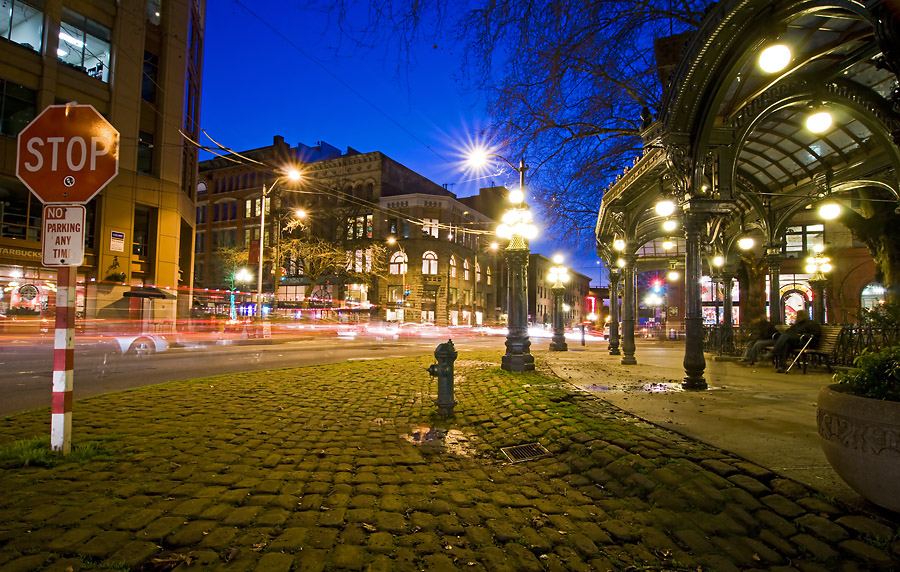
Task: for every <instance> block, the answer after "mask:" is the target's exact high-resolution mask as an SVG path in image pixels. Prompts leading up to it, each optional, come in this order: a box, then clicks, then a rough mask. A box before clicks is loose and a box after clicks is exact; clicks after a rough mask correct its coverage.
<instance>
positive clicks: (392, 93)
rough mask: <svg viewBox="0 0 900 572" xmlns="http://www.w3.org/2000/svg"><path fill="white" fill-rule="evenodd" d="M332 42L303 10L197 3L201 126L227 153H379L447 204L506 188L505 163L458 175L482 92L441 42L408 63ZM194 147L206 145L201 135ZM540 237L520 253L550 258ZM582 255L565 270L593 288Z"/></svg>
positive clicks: (591, 261)
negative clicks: (449, 198)
mask: <svg viewBox="0 0 900 572" xmlns="http://www.w3.org/2000/svg"><path fill="white" fill-rule="evenodd" d="M341 41H342V40H341V38H339V37H338V34H337V32H336V27H335V26H334V25H333V24H332V25H329V23H328V20H327V16H326V15H325V14H322V13H320V12H316V11H312V10H310V9H309V8H307V7H306V4H305V3H304V2H289V1H271V2H250V1H249V0H244V1H239V0H215V1H212V2H208V3H207V15H206V38H205V53H204V64H203V65H204V70H203V99H202V106H201V121H200V123H201V127H202V128H203V129H204V130H205V131H206V133H208V134H209V136H210V137H212V138H213V139H215V140H216V141H217V142H219V143H221V144H222V145H224V146H226V147H229V148H231V149H234V150H235V151H243V150H248V149H254V148H257V147H264V146H267V145H271V143H272V137H273V136H275V135H281V136H283V137H284V139H285V141H286V142H287V143H289V144H290V145H291V146H295V145H297V144H298V143H303V144H306V145H310V146H313V145H316V144H317V143H318V142H320V141H324V142H326V143H329V144H330V145H333V146H335V147H337V148H339V149H342V150H344V151H346V149H347V147H352V148H353V149H356V150H357V151H361V152H370V151H380V152H382V153H384V154H385V155H387V156H388V157H390V158H391V159H394V160H395V161H397V162H399V163H401V164H403V165H405V166H407V167H409V168H410V169H412V170H413V171H415V172H417V173H420V174H421V175H423V176H425V177H427V178H428V179H430V180H432V181H434V182H435V183H437V184H440V185H445V186H446V187H447V188H448V189H450V190H451V191H452V192H453V193H455V194H456V195H457V196H458V197H465V196H470V195H473V194H477V193H478V189H479V188H480V187H485V186H490V185H491V184H497V185H507V186H513V185H516V184H517V181H518V178H517V177H518V175H517V173H516V172H515V171H513V170H512V169H510V168H509V167H508V166H506V165H505V164H497V165H496V168H493V169H491V170H490V171H489V172H478V173H474V172H472V171H471V170H468V169H467V168H466V164H465V149H467V148H469V147H471V146H473V145H474V144H475V141H476V138H477V137H478V136H479V133H480V132H481V131H482V130H483V129H484V128H485V127H487V126H488V125H489V119H488V117H487V115H486V113H485V99H484V97H483V95H481V94H480V93H479V92H478V91H476V90H474V89H472V88H471V87H470V86H468V85H466V84H464V82H463V81H461V80H460V79H459V78H460V75H461V70H460V65H461V61H462V58H461V56H462V53H461V51H460V50H461V49H460V48H458V47H457V46H455V45H454V44H453V43H452V42H451V41H450V40H449V39H448V40H447V42H446V43H442V42H441V41H437V42H436V41H432V40H428V41H423V42H422V43H421V44H420V45H418V46H414V48H413V50H412V54H411V58H410V61H409V65H408V66H406V65H404V66H400V65H398V61H397V57H396V51H395V50H393V51H390V50H387V49H385V48H384V47H374V48H361V47H358V46H356V45H354V44H353V43H352V42H350V41H348V40H346V39H344V40H343V42H342V44H341V45H340V48H341V49H340V51H339V53H337V54H335V47H336V46H338V42H341ZM201 143H202V144H204V145H211V144H212V143H211V141H209V140H208V139H206V137H205V136H203V135H201ZM211 156H212V155H210V154H208V153H202V154H201V158H202V159H206V158H209V157H211ZM510 160H513V158H510ZM514 162H515V161H514ZM552 232H553V231H552V229H542V234H541V236H540V237H539V238H538V239H536V240H534V241H532V250H533V251H535V252H539V253H541V254H544V255H546V256H552V255H553V254H554V246H553V240H552ZM589 252H590V251H589V250H587V249H586V252H585V253H582V254H581V256H579V257H578V259H577V261H575V262H574V263H572V267H573V268H574V270H576V271H578V272H580V273H582V274H585V275H587V276H590V277H591V278H592V285H595V286H596V285H597V284H598V282H597V280H598V278H599V272H600V266H599V265H598V264H597V262H596V256H593V257H591V256H590V254H589ZM566 258H571V255H566ZM603 282H604V283H605V282H606V280H603Z"/></svg>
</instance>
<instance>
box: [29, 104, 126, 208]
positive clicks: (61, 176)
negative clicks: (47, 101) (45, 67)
mask: <svg viewBox="0 0 900 572" xmlns="http://www.w3.org/2000/svg"><path fill="white" fill-rule="evenodd" d="M118 172H119V132H118V131H116V128H115V127H113V126H112V125H111V124H110V123H109V121H107V120H106V119H104V117H103V116H102V115H100V113H98V112H97V110H96V109H94V107H93V106H91V105H51V106H50V107H48V108H46V109H45V110H44V111H42V112H41V113H40V115H38V116H37V117H35V118H34V120H33V121H32V122H31V123H29V124H28V125H27V126H26V127H25V129H23V130H22V131H21V132H20V133H19V139H18V153H17V157H16V176H17V177H19V180H21V181H22V182H23V183H25V186H27V187H28V188H29V189H31V192H32V193H34V194H35V195H36V196H37V198H39V199H41V202H44V203H80V204H83V203H86V202H88V201H89V200H91V199H92V198H93V197H94V195H96V194H97V193H98V192H100V189H102V188H103V187H104V186H106V184H107V183H108V182H109V181H110V180H112V178H113V177H115V176H116V174H117V173H118Z"/></svg>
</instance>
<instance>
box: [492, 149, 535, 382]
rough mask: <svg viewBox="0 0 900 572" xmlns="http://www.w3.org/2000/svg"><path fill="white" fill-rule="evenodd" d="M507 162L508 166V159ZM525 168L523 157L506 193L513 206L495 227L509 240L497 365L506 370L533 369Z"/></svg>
mask: <svg viewBox="0 0 900 572" xmlns="http://www.w3.org/2000/svg"><path fill="white" fill-rule="evenodd" d="M501 159H502V157H501ZM504 161H505V159H504ZM507 163H508V164H510V165H512V164H511V163H509V161H507ZM525 169H526V167H525V159H522V160H521V161H520V162H519V167H518V168H517V169H516V170H517V171H518V172H519V188H518V189H515V190H513V191H510V193H509V201H510V203H512V205H513V206H512V207H511V208H510V209H509V210H507V211H506V212H505V213H503V219H502V220H503V223H502V224H501V225H500V226H499V227H497V235H498V236H499V237H500V238H505V239H508V240H509V242H508V243H507V245H506V251H505V252H506V265H507V268H508V272H509V280H508V288H509V289H508V292H507V301H506V304H507V316H508V317H507V334H506V354H504V356H503V358H502V359H501V360H500V367H501V368H502V369H505V370H507V371H530V370H533V369H534V356H532V355H531V340H529V339H528V279H527V276H528V274H527V272H528V254H529V252H528V239H530V238H534V236H535V235H536V232H537V231H536V229H535V227H534V225H533V224H532V223H531V222H532V216H531V211H530V210H529V209H528V205H526V204H525Z"/></svg>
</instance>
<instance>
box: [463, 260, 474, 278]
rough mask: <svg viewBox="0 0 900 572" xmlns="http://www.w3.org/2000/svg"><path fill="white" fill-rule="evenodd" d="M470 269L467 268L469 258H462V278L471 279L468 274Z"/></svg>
mask: <svg viewBox="0 0 900 572" xmlns="http://www.w3.org/2000/svg"><path fill="white" fill-rule="evenodd" d="M470 272H471V270H470V268H469V259H468V258H467V259H465V260H463V280H471V279H472V278H471V276H469V274H470Z"/></svg>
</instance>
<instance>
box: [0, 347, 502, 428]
mask: <svg viewBox="0 0 900 572" xmlns="http://www.w3.org/2000/svg"><path fill="white" fill-rule="evenodd" d="M443 341H445V340H443V339H437V338H421V339H403V340H378V339H376V338H371V337H367V338H359V339H344V338H336V337H307V338H303V339H296V340H289V341H279V342H278V343H267V341H266V340H260V341H259V342H258V343H252V344H249V345H240V344H237V345H213V346H205V347H196V348H188V347H177V348H170V349H169V350H167V351H165V352H162V353H156V354H153V355H147V356H134V355H121V354H120V353H119V352H116V351H109V349H108V348H96V347H79V348H78V350H77V351H76V355H75V379H74V392H73V393H74V398H75V400H76V401H77V400H79V399H82V398H85V397H90V396H92V395H99V394H102V393H108V392H111V391H121V390H125V389H133V388H136V387H142V386H145V385H152V384H155V383H163V382H168V381H178V380H183V379H192V378H197V377H206V376H213V375H225V374H231V373H237V372H245V371H256V370H261V369H278V368H286V367H296V366H301V365H314V364H323V363H335V362H341V361H346V360H359V359H376V358H387V357H402V356H410V355H422V354H426V353H431V352H433V351H434V348H435V347H436V346H437V344H439V343H441V342H443ZM77 342H78V340H77V338H76V345H77ZM503 343H504V338H503V337H502V336H487V337H467V338H458V339H456V340H454V344H455V345H456V347H457V350H458V351H461V352H463V351H466V350H472V349H484V348H493V347H496V348H497V350H498V351H499V352H501V353H502V351H503ZM52 359H53V350H52V346H51V345H50V340H49V339H44V340H41V341H40V343H21V344H9V345H6V344H5V345H0V371H3V372H5V373H4V375H3V379H2V381H0V416H4V415H10V414H13V413H17V412H20V411H25V410H29V409H35V408H39V407H48V406H49V405H50V398H51V384H52V370H53V361H52ZM498 360H499V357H498ZM422 375H428V374H427V373H425V372H424V371H423V372H422Z"/></svg>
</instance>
